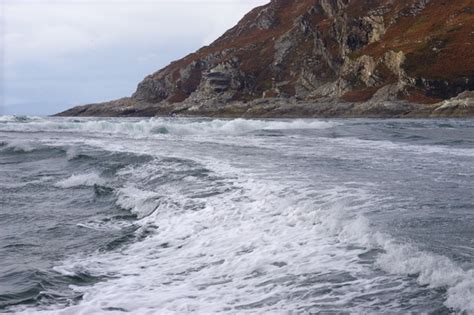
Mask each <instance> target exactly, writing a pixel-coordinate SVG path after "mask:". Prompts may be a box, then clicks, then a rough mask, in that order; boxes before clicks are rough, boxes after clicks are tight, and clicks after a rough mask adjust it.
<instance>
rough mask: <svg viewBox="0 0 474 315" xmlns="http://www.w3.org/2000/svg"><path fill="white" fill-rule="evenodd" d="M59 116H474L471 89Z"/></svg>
mask: <svg viewBox="0 0 474 315" xmlns="http://www.w3.org/2000/svg"><path fill="white" fill-rule="evenodd" d="M52 116H59V117H208V118H408V119H409V118H474V92H465V93H463V94H462V95H460V96H458V97H456V98H453V99H450V100H446V101H443V102H441V103H437V104H431V105H426V104H415V103H409V102H405V101H398V100H397V101H378V102H364V103H348V102H338V101H335V100H330V101H327V102H311V101H296V100H291V99H257V100H254V101H251V102H246V103H243V102H234V103H228V104H219V103H216V102H212V101H210V102H208V103H204V104H196V103H177V104H168V103H158V104H152V103H145V102H140V101H137V100H135V99H133V98H122V99H119V100H115V101H110V102H105V103H97V104H89V105H82V106H76V107H73V108H71V109H68V110H66V111H63V112H61V113H57V114H54V115H52Z"/></svg>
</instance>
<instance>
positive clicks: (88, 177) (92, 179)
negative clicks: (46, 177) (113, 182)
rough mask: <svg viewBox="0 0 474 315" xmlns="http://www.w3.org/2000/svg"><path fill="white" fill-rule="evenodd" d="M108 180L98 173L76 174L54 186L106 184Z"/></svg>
mask: <svg viewBox="0 0 474 315" xmlns="http://www.w3.org/2000/svg"><path fill="white" fill-rule="evenodd" d="M105 183H106V182H105V180H104V179H103V178H101V177H100V175H99V174H97V173H86V174H77V175H76V174H75V175H71V176H70V177H68V178H65V179H63V180H61V181H59V182H57V183H56V184H55V185H54V186H55V187H58V188H64V189H67V188H74V187H80V186H89V187H93V186H94V185H104V184H105Z"/></svg>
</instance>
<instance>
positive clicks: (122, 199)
mask: <svg viewBox="0 0 474 315" xmlns="http://www.w3.org/2000/svg"><path fill="white" fill-rule="evenodd" d="M116 195H117V201H116V204H117V205H118V206H119V207H121V208H123V209H125V210H130V211H131V212H132V213H133V214H136V215H137V216H138V218H144V217H146V216H148V215H150V214H151V213H153V212H154V211H155V210H156V209H157V208H158V206H159V204H160V203H159V201H160V198H161V196H160V195H158V194H157V193H155V192H151V191H144V190H140V189H138V188H136V187H130V186H129V187H124V188H121V189H119V190H117V193H116Z"/></svg>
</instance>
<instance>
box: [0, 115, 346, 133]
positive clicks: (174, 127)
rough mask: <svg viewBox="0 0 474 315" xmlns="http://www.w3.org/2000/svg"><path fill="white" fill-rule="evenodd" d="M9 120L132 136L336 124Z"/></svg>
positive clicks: (29, 127) (25, 127) (21, 127)
mask: <svg viewBox="0 0 474 315" xmlns="http://www.w3.org/2000/svg"><path fill="white" fill-rule="evenodd" d="M14 122H15V120H13V121H12V122H11V123H8V124H4V125H1V126H0V130H3V131H23V132H24V131H63V132H64V131H76V132H77V131H80V132H88V133H102V134H125V135H128V136H135V137H148V136H153V135H161V136H163V135H166V134H171V135H178V136H183V135H208V134H213V135H241V134H245V133H247V132H251V131H257V130H273V129H286V130H288V129H325V128H331V127H334V126H336V125H337V123H335V122H327V121H323V120H315V119H311V120H304V119H301V120H281V121H277V120H246V119H233V120H224V119H214V120H196V119H170V118H151V119H142V120H136V119H129V120H126V119H120V120H118V119H104V120H97V119H94V120H91V119H76V118H75V119H71V118H66V119H65V118H45V119H35V120H33V121H31V122H29V123H27V124H24V123H21V124H20V123H14Z"/></svg>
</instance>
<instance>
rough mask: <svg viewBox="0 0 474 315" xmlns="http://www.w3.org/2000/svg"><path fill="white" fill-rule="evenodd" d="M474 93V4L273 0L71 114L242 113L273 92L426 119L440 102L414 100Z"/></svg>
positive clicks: (467, 0) (290, 100) (469, 0)
mask: <svg viewBox="0 0 474 315" xmlns="http://www.w3.org/2000/svg"><path fill="white" fill-rule="evenodd" d="M473 89H474V0H456V1H452V0H272V1H271V2H270V3H269V4H267V5H265V6H261V7H258V8H255V9H254V10H252V11H251V12H250V13H248V14H247V15H246V16H245V17H244V18H243V19H242V20H241V21H240V22H239V23H238V24H237V25H236V26H235V27H234V28H232V29H230V30H229V31H227V32H226V33H225V34H224V35H223V36H221V37H220V38H219V39H217V40H216V41H215V42H214V43H212V44H211V45H209V46H206V47H203V48H201V49H200V50H198V51H197V52H195V53H193V54H190V55H188V56H186V57H185V58H183V59H181V60H178V61H175V62H173V63H171V64H170V65H169V66H167V67H165V68H164V69H162V70H160V71H158V72H156V73H154V74H152V75H150V76H148V77H146V78H145V79H144V80H143V81H142V82H141V83H140V84H139V85H138V88H137V90H136V92H135V93H134V94H133V95H132V97H131V98H126V99H122V100H118V101H114V102H111V103H108V104H105V105H93V106H92V107H91V106H86V107H80V108H76V109H75V110H73V111H72V112H71V111H69V112H68V111H67V112H65V114H66V115H67V114H74V111H75V112H76V113H75V114H83V115H92V114H93V115H97V114H101V113H102V112H103V114H104V115H106V114H107V113H110V114H111V115H121V114H123V115H153V114H166V113H169V112H182V113H193V112H196V113H205V114H206V113H208V112H216V111H217V112H219V111H221V112H222V111H223V112H222V113H224V112H225V111H228V109H229V108H230V107H229V105H228V104H240V105H239V106H240V107H238V109H237V110H236V111H235V110H234V111H235V114H236V115H240V114H242V113H245V112H248V111H249V110H250V111H252V109H254V108H255V106H257V105H258V104H261V103H262V101H255V100H259V99H262V98H263V99H267V103H268V100H272V102H273V103H275V102H276V103H281V102H282V101H285V103H287V104H296V105H295V108H298V104H300V105H301V104H302V103H304V104H305V105H304V106H306V107H308V106H310V105H308V104H309V103H313V104H328V103H331V104H336V103H341V102H345V103H350V104H352V106H350V107H345V108H349V109H351V112H350V113H349V115H350V116H357V115H362V116H363V115H365V114H368V113H369V114H370V113H377V112H379V111H380V114H381V115H383V112H384V109H383V108H377V109H376V110H375V111H374V106H376V105H374V104H383V103H384V102H396V103H397V104H404V106H402V107H401V108H400V109H399V110H398V111H395V112H399V113H398V114H402V113H404V112H406V113H408V112H412V111H414V112H416V113H417V115H418V114H421V115H425V114H426V113H427V111H426V108H428V109H429V108H430V106H428V105H427V106H424V107H423V106H415V107H413V106H412V107H409V108H408V109H407V107H406V104H411V103H415V104H434V103H437V102H441V101H443V100H446V99H449V98H452V97H455V96H457V95H458V94H460V93H461V92H463V91H466V90H473ZM246 102H249V103H247V105H246V106H243V105H242V103H246ZM361 102H364V105H363V106H362V105H360V104H359V105H358V103H361ZM468 103H469V102H468ZM469 104H470V103H469ZM235 106H236V105H234V107H233V108H234V109H235ZM272 106H273V105H272ZM278 106H279V105H278ZM334 106H338V105H334ZM299 107H301V106H299ZM306 107H305V108H306ZM223 108H226V110H223ZM324 108H328V109H331V107H330V106H329V107H328V106H326V107H324ZM331 110H332V112H334V115H341V114H342V115H343V112H344V110H342V112H341V111H339V110H335V111H334V108H332V109H331ZM78 111H82V112H80V113H78ZM254 112H255V111H254ZM257 112H258V111H257ZM257 112H255V114H256V115H257V114H258V113H257ZM264 112H267V111H266V110H265V111H264ZM326 112H327V110H326ZM454 112H455V111H454ZM324 113H325V111H324V110H323V111H322V112H321V113H320V114H321V115H324ZM316 114H317V113H316ZM391 114H394V113H391Z"/></svg>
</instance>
